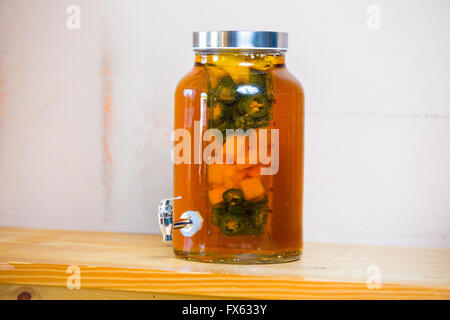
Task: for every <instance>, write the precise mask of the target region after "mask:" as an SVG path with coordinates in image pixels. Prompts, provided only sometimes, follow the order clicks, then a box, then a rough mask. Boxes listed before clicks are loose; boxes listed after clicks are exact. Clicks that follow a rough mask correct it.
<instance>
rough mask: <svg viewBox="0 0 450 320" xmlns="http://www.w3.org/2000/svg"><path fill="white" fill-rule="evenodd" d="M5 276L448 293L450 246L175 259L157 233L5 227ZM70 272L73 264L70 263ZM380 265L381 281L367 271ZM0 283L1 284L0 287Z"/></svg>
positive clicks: (328, 247) (0, 234)
mask: <svg viewBox="0 0 450 320" xmlns="http://www.w3.org/2000/svg"><path fill="white" fill-rule="evenodd" d="M0 261H1V263H0V283H7V284H28V285H44V286H56V287H65V286H66V285H67V280H68V277H70V276H71V275H72V273H67V271H68V268H69V266H77V267H79V268H80V269H79V270H80V272H81V277H80V279H81V280H80V282H81V288H82V289H104V290H121V291H132V292H151V293H157V294H174V295H191V296H211V297H232V298H251V299H307V298H319V299H349V298H350V299H387V298H388V299H449V298H450V291H449V288H450V250H442V249H416V248H398V247H372V246H355V245H340V244H320V243H307V244H305V248H304V255H303V257H302V260H301V261H297V262H292V263H285V264H277V265H258V266H255V265H218V264H205V263H195V262H188V261H183V260H178V259H175V258H174V257H173V254H172V249H171V246H170V245H167V244H163V243H162V242H161V238H160V236H158V235H136V234H134V235H133V234H119V233H104V232H78V231H58V230H37V229H22V228H6V227H3V228H0ZM69 271H70V270H69ZM376 271H379V272H380V280H381V283H380V286H381V287H380V288H379V289H375V288H373V287H376V283H375V284H372V285H373V286H371V283H369V286H368V285H367V281H368V279H370V278H369V277H371V276H373V275H374V274H373V273H372V274H370V273H371V272H376ZM0 290H1V289H0Z"/></svg>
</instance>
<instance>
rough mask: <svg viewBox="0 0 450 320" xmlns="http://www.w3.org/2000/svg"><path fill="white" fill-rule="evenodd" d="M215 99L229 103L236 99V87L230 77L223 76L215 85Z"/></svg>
mask: <svg viewBox="0 0 450 320" xmlns="http://www.w3.org/2000/svg"><path fill="white" fill-rule="evenodd" d="M216 93H217V99H219V100H220V101H223V102H226V103H231V102H233V101H234V100H236V98H237V92H236V86H235V84H234V81H233V79H232V78H231V77H230V76H223V77H222V78H221V79H220V81H219V83H218V84H217V89H216Z"/></svg>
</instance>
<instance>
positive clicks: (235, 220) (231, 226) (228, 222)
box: [220, 212, 248, 236]
mask: <svg viewBox="0 0 450 320" xmlns="http://www.w3.org/2000/svg"><path fill="white" fill-rule="evenodd" d="M247 225H248V218H247V216H246V215H243V216H242V215H237V214H235V213H231V212H228V213H227V214H225V215H224V216H222V217H221V219H220V231H222V233H223V234H224V235H226V236H235V235H237V234H240V233H242V232H243V231H244V230H245V229H246V227H247Z"/></svg>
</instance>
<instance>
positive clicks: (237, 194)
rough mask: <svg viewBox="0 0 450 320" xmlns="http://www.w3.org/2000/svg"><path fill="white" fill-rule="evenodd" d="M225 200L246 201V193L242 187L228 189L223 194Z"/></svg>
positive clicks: (226, 201) (228, 202) (229, 201)
mask: <svg viewBox="0 0 450 320" xmlns="http://www.w3.org/2000/svg"><path fill="white" fill-rule="evenodd" d="M222 198H223V201H225V203H227V204H230V203H231V202H234V203H241V202H242V201H244V193H243V192H242V190H240V189H235V188H232V189H228V190H227V191H225V192H224V193H223V194H222Z"/></svg>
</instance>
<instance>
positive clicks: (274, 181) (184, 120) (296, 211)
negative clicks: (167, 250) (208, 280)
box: [173, 51, 304, 263]
mask: <svg viewBox="0 0 450 320" xmlns="http://www.w3.org/2000/svg"><path fill="white" fill-rule="evenodd" d="M260 61H267V62H269V63H270V64H271V68H270V71H269V72H270V73H271V77H272V82H273V91H274V92H273V95H274V103H273V107H272V116H271V121H270V125H269V126H268V128H267V129H272V128H276V129H279V169H278V172H277V173H276V174H274V175H264V176H261V177H260V178H261V181H262V183H263V185H264V189H265V191H266V193H267V195H268V199H269V201H268V207H269V213H268V219H267V223H266V226H265V231H264V232H263V233H262V234H257V235H247V234H242V235H234V236H227V235H224V234H223V233H221V232H220V229H219V228H218V227H217V226H215V225H213V223H212V221H211V217H212V213H211V203H210V201H209V199H208V192H209V191H210V190H211V185H210V184H209V183H208V165H206V164H204V163H203V162H202V163H194V155H193V157H192V161H191V164H184V163H181V164H176V165H174V196H183V198H182V199H180V200H176V201H175V202H174V218H175V219H179V218H180V215H181V214H182V213H183V212H185V211H188V210H194V211H198V212H200V214H201V215H202V216H203V217H204V223H203V227H202V229H201V230H200V231H198V232H197V233H196V234H195V235H193V236H192V237H184V236H183V235H182V234H181V233H180V232H179V231H178V230H175V231H174V243H173V244H174V251H175V254H176V256H177V257H179V258H183V259H189V260H195V261H204V262H221V263H276V262H286V261H293V260H297V259H299V258H300V255H301V252H302V202H303V201H302V198H303V126H304V95H303V89H302V87H301V85H300V83H299V82H298V81H297V80H296V79H295V78H294V77H293V76H292V75H291V74H290V73H289V72H288V70H287V69H286V66H285V64H284V55H283V54H281V53H279V52H278V53H255V52H242V51H236V52H226V53H225V52H215V53H214V52H213V53H207V54H205V53H201V54H199V53H198V54H196V63H195V66H194V68H193V69H192V70H191V72H190V73H189V74H187V75H186V76H185V77H184V78H183V79H182V80H181V81H180V82H179V84H178V86H177V88H176V93H175V126H174V128H175V129H177V128H184V129H186V130H188V131H189V132H190V134H191V146H192V148H193V146H194V143H195V142H194V139H195V135H194V121H201V120H202V119H203V118H204V117H205V116H206V117H208V114H209V113H208V112H207V111H205V106H204V94H205V93H206V92H207V91H208V71H207V66H211V65H213V66H214V65H217V66H225V67H226V69H227V71H228V72H230V73H235V74H236V73H239V72H244V69H243V68H242V64H241V62H244V64H243V65H244V66H247V65H251V64H252V63H254V62H255V63H257V62H260ZM202 93H203V98H202ZM202 124H204V121H203V122H202ZM206 129H207V126H203V125H202V130H206ZM206 144H207V143H203V144H202V148H204V147H205V145H206ZM192 153H194V152H192Z"/></svg>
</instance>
